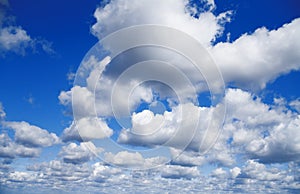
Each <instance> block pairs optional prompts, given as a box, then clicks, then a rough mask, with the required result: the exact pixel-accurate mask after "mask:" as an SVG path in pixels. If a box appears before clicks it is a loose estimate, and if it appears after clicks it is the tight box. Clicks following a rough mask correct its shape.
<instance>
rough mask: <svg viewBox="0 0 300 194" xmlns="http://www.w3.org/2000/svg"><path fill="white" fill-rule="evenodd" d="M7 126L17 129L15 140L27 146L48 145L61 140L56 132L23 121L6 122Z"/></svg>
mask: <svg viewBox="0 0 300 194" xmlns="http://www.w3.org/2000/svg"><path fill="white" fill-rule="evenodd" d="M4 126H5V127H9V128H11V129H13V130H14V131H15V136H14V138H15V141H16V142H17V143H19V144H22V145H24V146H27V147H47V146H52V145H54V144H57V143H59V142H60V140H59V138H58V137H57V136H56V134H54V133H49V132H48V131H47V130H45V129H41V128H39V127H37V126H34V125H30V124H29V123H27V122H25V121H22V122H4Z"/></svg>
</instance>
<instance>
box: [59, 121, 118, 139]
mask: <svg viewBox="0 0 300 194" xmlns="http://www.w3.org/2000/svg"><path fill="white" fill-rule="evenodd" d="M112 134H113V130H112V129H111V128H109V127H108V125H107V123H106V122H105V121H104V120H103V119H100V118H93V117H84V118H81V119H79V120H77V121H74V122H73V123H72V124H71V125H70V126H69V127H67V128H66V129H65V130H64V131H63V134H62V140H63V141H71V140H77V141H90V140H95V139H103V138H107V137H110V136H111V135H112Z"/></svg>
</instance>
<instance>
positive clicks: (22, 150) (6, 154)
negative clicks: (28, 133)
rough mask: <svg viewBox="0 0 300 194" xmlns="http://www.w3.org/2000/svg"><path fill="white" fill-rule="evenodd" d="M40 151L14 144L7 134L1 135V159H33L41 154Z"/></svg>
mask: <svg viewBox="0 0 300 194" xmlns="http://www.w3.org/2000/svg"><path fill="white" fill-rule="evenodd" d="M40 151H41V150H40V149H38V148H30V147H25V146H23V145H20V144H17V143H15V142H13V141H12V140H11V139H10V137H9V136H8V135H7V134H0V157H1V158H11V159H13V158H16V157H23V158H32V157H37V156H38V155H39V154H40Z"/></svg>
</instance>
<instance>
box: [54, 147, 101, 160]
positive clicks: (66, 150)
mask: <svg viewBox="0 0 300 194" xmlns="http://www.w3.org/2000/svg"><path fill="white" fill-rule="evenodd" d="M101 151H102V150H101V149H99V148H95V146H94V145H93V144H92V143H91V142H82V143H80V145H77V144H75V143H70V144H68V145H67V146H63V147H62V149H61V151H60V153H59V156H60V157H62V159H63V161H64V162H66V163H72V164H82V163H85V162H88V161H90V160H92V159H93V158H94V157H95V156H96V154H99V153H100V152H101Z"/></svg>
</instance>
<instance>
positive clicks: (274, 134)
mask: <svg viewBox="0 0 300 194" xmlns="http://www.w3.org/2000/svg"><path fill="white" fill-rule="evenodd" d="M225 100H226V102H227V115H226V121H225V124H224V130H223V133H222V134H221V135H220V138H219V141H218V142H217V143H216V145H215V146H214V149H217V150H218V151H219V152H221V153H229V154H230V152H228V151H229V149H230V148H231V149H233V150H232V151H231V152H232V153H234V154H236V153H240V154H248V156H249V157H253V158H256V159H259V160H261V161H262V162H266V163H274V162H288V161H293V160H299V153H300V152H299V151H300V150H299V143H298V142H299V138H298V137H299V135H298V132H299V130H298V129H299V115H298V114H296V113H293V112H291V111H285V110H282V109H281V108H279V109H277V108H276V106H275V107H274V106H273V105H268V104H265V103H263V102H262V101H261V99H260V98H258V97H255V96H254V95H252V94H251V93H249V92H246V91H242V90H240V89H228V90H227V92H226V96H225Z"/></svg>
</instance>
